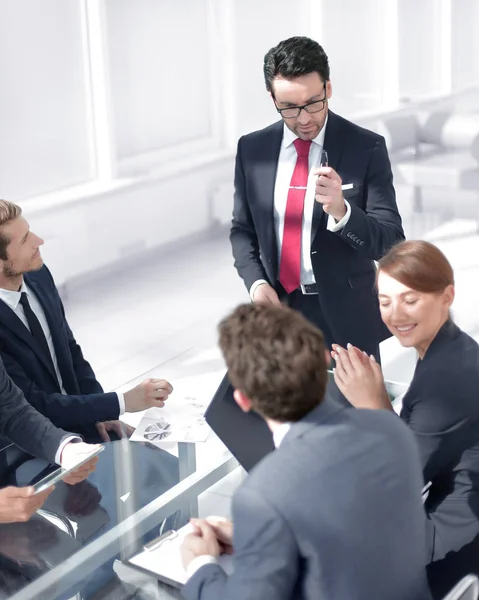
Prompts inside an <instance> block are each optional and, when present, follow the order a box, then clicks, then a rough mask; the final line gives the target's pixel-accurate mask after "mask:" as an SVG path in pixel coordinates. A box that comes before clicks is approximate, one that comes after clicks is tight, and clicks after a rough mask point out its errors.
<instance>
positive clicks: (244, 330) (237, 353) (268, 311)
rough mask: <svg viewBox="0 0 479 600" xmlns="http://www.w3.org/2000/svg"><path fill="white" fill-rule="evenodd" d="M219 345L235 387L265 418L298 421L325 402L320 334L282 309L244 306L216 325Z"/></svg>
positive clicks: (325, 375) (301, 318) (313, 327)
mask: <svg viewBox="0 0 479 600" xmlns="http://www.w3.org/2000/svg"><path fill="white" fill-rule="evenodd" d="M219 345H220V348H221V351H222V352H223V356H224V358H225V361H226V365H227V367H228V372H229V378H230V381H231V383H232V384H233V386H234V387H235V388H236V389H239V390H240V391H241V392H242V393H243V394H245V396H247V397H248V398H249V399H250V400H251V403H252V407H253V408H254V410H256V411H257V412H258V413H260V414H261V415H263V416H264V417H268V418H270V419H274V420H276V421H280V422H286V421H299V420H300V419H302V418H303V417H304V416H305V415H307V414H308V413H309V412H310V411H311V410H313V409H314V408H315V407H316V406H318V404H320V403H321V402H322V400H323V398H324V394H325V391H326V384H327V371H326V369H327V365H326V357H325V346H324V338H323V334H322V333H321V331H319V329H317V328H316V327H315V326H314V325H312V324H311V323H310V322H309V321H307V320H306V319H305V318H304V317H303V316H302V315H301V314H300V313H298V312H296V311H294V310H292V309H290V308H287V307H286V306H273V305H271V304H244V305H241V306H238V308H236V309H235V310H234V311H233V312H232V313H231V314H230V315H229V316H228V317H226V318H225V319H223V321H221V323H220V325H219Z"/></svg>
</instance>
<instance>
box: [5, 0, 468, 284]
mask: <svg viewBox="0 0 479 600" xmlns="http://www.w3.org/2000/svg"><path fill="white" fill-rule="evenodd" d="M292 35H308V36H311V37H313V38H315V39H317V40H318V41H319V42H320V43H321V44H322V45H324V47H325V50H326V52H327V53H328V54H329V57H330V64H331V79H332V83H333V98H332V101H331V108H332V109H333V110H335V111H337V112H339V113H340V114H342V115H343V116H346V117H348V118H350V119H352V120H355V121H357V122H359V123H363V124H365V125H367V126H369V127H371V128H373V129H376V130H377V131H379V132H381V133H383V134H384V135H385V136H386V140H387V142H388V145H389V147H390V152H391V156H392V158H393V159H394V161H395V170H396V171H395V172H396V173H397V175H396V183H397V190H398V200H399V205H400V208H401V210H402V211H404V212H407V211H409V210H413V211H416V212H421V211H422V212H424V211H425V208H424V201H422V200H421V198H420V197H419V196H418V180H417V169H416V171H415V175H414V180H411V177H412V175H411V174H410V169H409V171H408V168H409V167H410V165H411V161H414V165H415V168H417V166H418V163H417V161H418V150H419V149H420V148H422V154H421V160H425V161H427V160H429V161H431V160H432V163H427V164H425V167H424V169H426V171H427V173H426V175H424V173H423V176H425V177H426V179H427V178H428V177H429V178H430V179H431V180H434V178H435V177H437V176H438V174H439V175H440V174H441V173H442V174H443V175H444V176H445V174H444V163H441V162H440V160H439V159H438V158H437V157H438V156H444V152H445V151H447V150H448V144H449V146H454V144H456V146H457V149H458V151H459V150H460V153H461V156H462V158H461V159H460V161H459V162H460V164H459V163H458V164H459V166H458V169H459V171H460V173H459V175H458V174H457V173H456V174H455V175H451V177H456V178H457V177H463V175H464V173H463V171H464V170H466V171H467V172H468V177H469V179H468V183H467V185H464V182H462V181H461V182H459V183H458V182H457V181H456V184H457V185H456V188H457V189H460V188H461V189H462V188H464V189H463V190H462V191H461V193H463V194H465V195H464V203H465V205H467V206H468V207H469V208H468V210H470V211H472V214H473V218H474V219H476V218H477V217H479V204H478V207H477V208H476V204H477V203H478V201H479V198H478V192H479V183H478V178H477V177H476V174H475V172H474V170H475V171H477V165H478V164H479V163H477V161H476V159H475V158H474V152H476V150H475V146H474V144H477V140H476V137H477V138H478V139H479V129H478V130H477V133H478V136H475V134H474V135H472V134H470V131H471V129H470V127H469V126H468V125H467V123H466V125H464V124H463V125H461V126H460V127H459V129H461V127H462V129H461V131H460V132H459V133H457V132H455V130H454V131H452V130H451V129H450V130H448V131H449V133H448V134H447V132H446V133H445V130H444V127H445V125H444V123H445V120H444V119H443V120H442V121H440V122H439V124H438V123H436V125H434V124H433V125H430V123H431V114H432V113H434V111H438V110H439V111H443V112H442V113H441V114H443V113H444V111H447V114H448V115H450V114H452V113H454V114H455V113H457V111H458V110H459V111H462V112H463V114H466V115H469V117H471V116H472V117H473V118H472V122H473V123H474V122H475V121H474V118H476V117H475V116H474V112H475V111H476V110H479V2H478V1H477V0H421V1H420V2H418V1H417V0H361V1H359V0H295V2H291V1H290V0H287V1H286V0H134V1H133V0H42V1H41V2H39V1H38V0H0V90H1V93H0V132H1V135H0V197H4V198H8V199H11V200H14V201H17V202H19V203H20V204H21V206H22V207H23V209H24V211H25V214H26V216H27V218H28V219H29V220H30V222H31V225H32V229H34V230H35V231H37V232H38V233H39V234H40V235H42V236H44V238H45V240H46V242H47V243H46V244H45V249H44V256H45V259H46V261H47V262H48V264H49V266H50V268H51V269H52V271H53V272H54V274H55V276H56V279H57V282H58V283H60V284H61V283H65V282H68V281H69V280H74V279H76V278H78V277H82V276H88V275H90V274H93V273H95V272H98V271H99V270H100V271H101V270H102V269H111V268H121V265H122V264H124V263H125V261H130V260H132V259H134V258H135V257H140V256H142V255H143V254H144V253H145V252H148V251H149V250H151V249H154V248H157V247H163V246H165V247H167V246H168V245H171V244H173V246H172V247H174V245H175V244H177V245H178V244H180V245H181V244H184V243H186V241H187V240H189V239H195V238H201V237H202V236H205V235H209V233H208V232H211V231H212V230H213V229H214V228H215V227H218V226H219V225H221V224H224V223H226V222H227V220H228V219H229V216H230V213H231V203H232V196H231V194H232V176H233V165H234V153H235V148H236V143H237V139H238V137H239V136H240V135H242V134H243V133H246V132H249V131H251V130H253V129H256V128H261V127H263V126H266V125H268V124H269V123H271V122H272V121H274V120H276V118H277V114H276V112H275V110H274V108H273V106H272V104H271V102H270V99H269V97H268V95H267V93H266V91H265V89H264V83H263V77H262V60H263V56H264V54H265V52H266V51H267V50H268V49H269V48H270V47H271V46H273V45H275V44H276V43H277V42H279V41H280V40H281V39H283V38H286V37H289V36H292ZM478 114H479V113H478ZM421 119H422V120H421ZM428 119H429V121H428ZM476 121H477V118H476ZM428 127H429V129H428ZM431 127H432V129H431ZM452 129H454V127H453V128H452ZM473 129H474V127H473ZM429 130H430V131H429ZM425 131H426V133H424V132H425ZM446 134H447V135H449V138H448V137H447V135H446ZM464 136H465V137H464ZM468 136H469V137H468ZM458 137H459V138H460V140H459V141H457V138H458ZM465 138H467V139H465ZM454 139H456V142H457V143H456V142H454ZM451 140H452V141H451ZM432 146H434V152H432V153H431V152H430V151H431V148H432ZM456 146H454V147H456ZM425 151H426V154H424V152H425ZM395 153H396V154H395ZM471 153H472V154H471ZM478 156H479V155H478ZM422 157H424V158H422ZM431 157H432V158H431ZM437 160H439V163H437ZM441 160H445V159H444V158H442V159H441ZM447 160H449V159H447ZM451 160H452V159H451ZM478 160H479V158H478ZM434 161H436V162H434ZM464 161H465V162H464ZM468 161H469V162H468ZM396 163H397V166H396ZM404 165H405V166H404ZM419 166H421V165H419ZM424 169H423V170H424ZM431 169H432V170H431ZM471 170H472V174H471ZM471 178H472V179H471ZM428 181H429V180H428ZM423 184H424V185H425V183H424V181H419V185H423ZM476 184H477V187H476ZM421 202H422V204H421ZM476 213H477V214H476ZM433 225H434V224H433Z"/></svg>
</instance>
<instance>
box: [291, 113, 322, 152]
mask: <svg viewBox="0 0 479 600" xmlns="http://www.w3.org/2000/svg"><path fill="white" fill-rule="evenodd" d="M328 116H329V115H326V120H325V121H324V125H323V128H322V129H321V131H320V132H319V133H318V135H317V136H316V137H315V138H314V140H313V142H314V143H315V144H318V146H321V148H323V147H324V136H325V135H326V126H327V124H328ZM297 139H298V136H297V135H296V134H295V133H293V132H292V131H291V129H289V127H287V126H286V123H285V124H284V125H283V148H289V146H291V145H292V144H293V143H294V141H295V140H297Z"/></svg>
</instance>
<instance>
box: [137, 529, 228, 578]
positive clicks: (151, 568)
mask: <svg viewBox="0 0 479 600" xmlns="http://www.w3.org/2000/svg"><path fill="white" fill-rule="evenodd" d="M192 531H193V526H192V525H190V524H188V525H185V526H184V527H182V528H181V529H179V530H178V531H169V532H167V533H166V534H164V535H162V536H161V537H160V538H158V540H153V542H150V543H149V544H147V545H146V546H145V547H144V550H143V551H142V552H140V553H138V554H136V555H135V556H133V557H132V558H130V559H128V562H129V563H130V564H132V565H134V566H136V567H139V568H140V569H142V570H144V571H148V572H149V573H151V574H153V575H155V576H156V577H157V578H158V579H159V580H160V581H164V582H165V583H168V584H170V585H173V586H174V587H181V586H183V585H184V584H185V583H186V579H187V577H186V571H185V569H184V567H183V563H182V560H181V553H180V547H181V544H182V542H183V539H184V538H185V536H187V535H188V534H189V533H192ZM218 564H219V565H220V566H221V567H222V568H223V569H224V570H225V571H226V573H228V574H230V573H232V571H233V562H232V557H231V555H227V554H223V555H221V556H220V557H219V559H218Z"/></svg>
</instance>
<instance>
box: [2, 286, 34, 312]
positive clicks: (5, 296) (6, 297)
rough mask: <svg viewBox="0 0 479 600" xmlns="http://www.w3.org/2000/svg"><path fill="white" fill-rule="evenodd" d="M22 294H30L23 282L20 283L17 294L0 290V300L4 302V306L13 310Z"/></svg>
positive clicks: (12, 291)
mask: <svg viewBox="0 0 479 600" xmlns="http://www.w3.org/2000/svg"><path fill="white" fill-rule="evenodd" d="M22 292H26V293H27V294H29V293H30V292H29V290H28V288H27V286H26V285H25V281H23V282H22V285H21V287H20V290H19V291H18V292H15V291H14V290H5V289H3V288H0V300H3V302H5V304H7V305H8V306H9V307H10V308H11V309H12V310H15V309H16V308H17V306H18V303H19V302H20V296H21V295H22Z"/></svg>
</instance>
